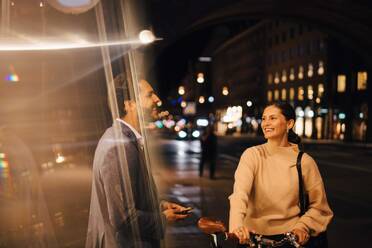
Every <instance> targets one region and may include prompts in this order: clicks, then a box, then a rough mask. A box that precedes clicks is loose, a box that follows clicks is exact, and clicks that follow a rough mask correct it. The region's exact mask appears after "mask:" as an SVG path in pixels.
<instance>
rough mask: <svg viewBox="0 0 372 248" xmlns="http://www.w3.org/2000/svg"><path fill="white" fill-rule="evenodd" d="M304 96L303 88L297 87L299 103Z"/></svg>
mask: <svg viewBox="0 0 372 248" xmlns="http://www.w3.org/2000/svg"><path fill="white" fill-rule="evenodd" d="M304 94H305V91H304V88H303V87H298V94H297V95H298V100H299V101H302V100H304Z"/></svg>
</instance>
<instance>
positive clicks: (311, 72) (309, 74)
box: [307, 64, 314, 77]
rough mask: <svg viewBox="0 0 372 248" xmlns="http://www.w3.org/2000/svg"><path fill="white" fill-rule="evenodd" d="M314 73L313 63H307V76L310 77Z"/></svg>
mask: <svg viewBox="0 0 372 248" xmlns="http://www.w3.org/2000/svg"><path fill="white" fill-rule="evenodd" d="M313 75H314V66H313V64H309V66H308V69H307V76H308V77H312V76H313Z"/></svg>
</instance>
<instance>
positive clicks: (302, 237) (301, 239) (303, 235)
mask: <svg viewBox="0 0 372 248" xmlns="http://www.w3.org/2000/svg"><path fill="white" fill-rule="evenodd" d="M292 233H293V234H294V235H296V236H297V239H298V243H299V244H300V245H304V244H306V243H307V241H309V238H310V235H309V234H308V233H307V232H306V231H304V230H301V229H293V230H292Z"/></svg>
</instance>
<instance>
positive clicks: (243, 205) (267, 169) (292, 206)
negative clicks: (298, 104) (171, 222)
mask: <svg viewBox="0 0 372 248" xmlns="http://www.w3.org/2000/svg"><path fill="white" fill-rule="evenodd" d="M295 119H296V114H295V111H294V109H293V108H292V106H291V105H289V104H288V103H276V104H272V105H269V106H267V107H266V108H265V109H264V112H263V115H262V123H261V128H262V131H263V133H264V136H265V138H266V139H267V142H266V143H265V144H263V145H258V146H254V147H251V148H248V149H247V150H246V151H245V152H244V153H243V155H242V156H241V158H240V162H239V165H238V168H237V169H236V172H235V183H234V191H233V194H232V195H231V196H230V197H229V199H230V227H229V229H230V230H231V231H232V232H233V233H235V234H236V235H237V236H238V238H239V240H240V243H247V242H248V240H249V236H250V234H249V232H250V231H253V230H254V231H255V232H257V233H259V234H263V235H267V236H266V238H269V239H274V240H275V239H278V238H280V239H281V238H283V236H284V233H286V232H292V233H294V234H295V235H296V236H297V238H298V242H299V243H300V244H301V245H305V247H327V241H326V239H323V240H321V238H322V236H323V237H324V236H325V235H323V234H324V232H325V231H326V229H327V226H328V224H329V223H330V221H331V219H332V217H333V212H332V210H331V209H330V207H329V205H328V202H327V197H326V193H325V190H324V185H323V181H322V177H321V175H320V173H319V170H318V166H317V164H316V162H315V161H314V159H313V158H312V157H311V156H310V155H308V154H306V153H304V154H303V153H302V152H301V153H300V150H299V147H298V144H300V142H301V139H300V137H298V136H297V135H296V134H295V132H294V131H293V127H294V124H295ZM302 154H303V156H302ZM296 165H300V166H301V170H302V177H301V174H300V173H299V172H300V171H299V170H298V168H297V166H296ZM300 178H301V181H300ZM300 182H303V189H304V190H303V191H302V190H300V189H301V187H302V186H301V184H300ZM303 193H307V195H308V199H309V201H308V202H309V204H306V205H308V206H307V207H306V209H303V208H300V204H299V202H300V196H301V195H302V194H303ZM301 205H302V206H304V204H301ZM318 235H319V236H318ZM316 236H318V237H317V238H315V237H316ZM318 241H319V242H318ZM280 247H292V246H288V245H283V246H280Z"/></svg>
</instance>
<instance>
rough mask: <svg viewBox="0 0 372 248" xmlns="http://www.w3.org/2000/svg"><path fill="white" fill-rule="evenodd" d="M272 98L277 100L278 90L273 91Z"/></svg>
mask: <svg viewBox="0 0 372 248" xmlns="http://www.w3.org/2000/svg"><path fill="white" fill-rule="evenodd" d="M274 100H279V90H275V91H274Z"/></svg>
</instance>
